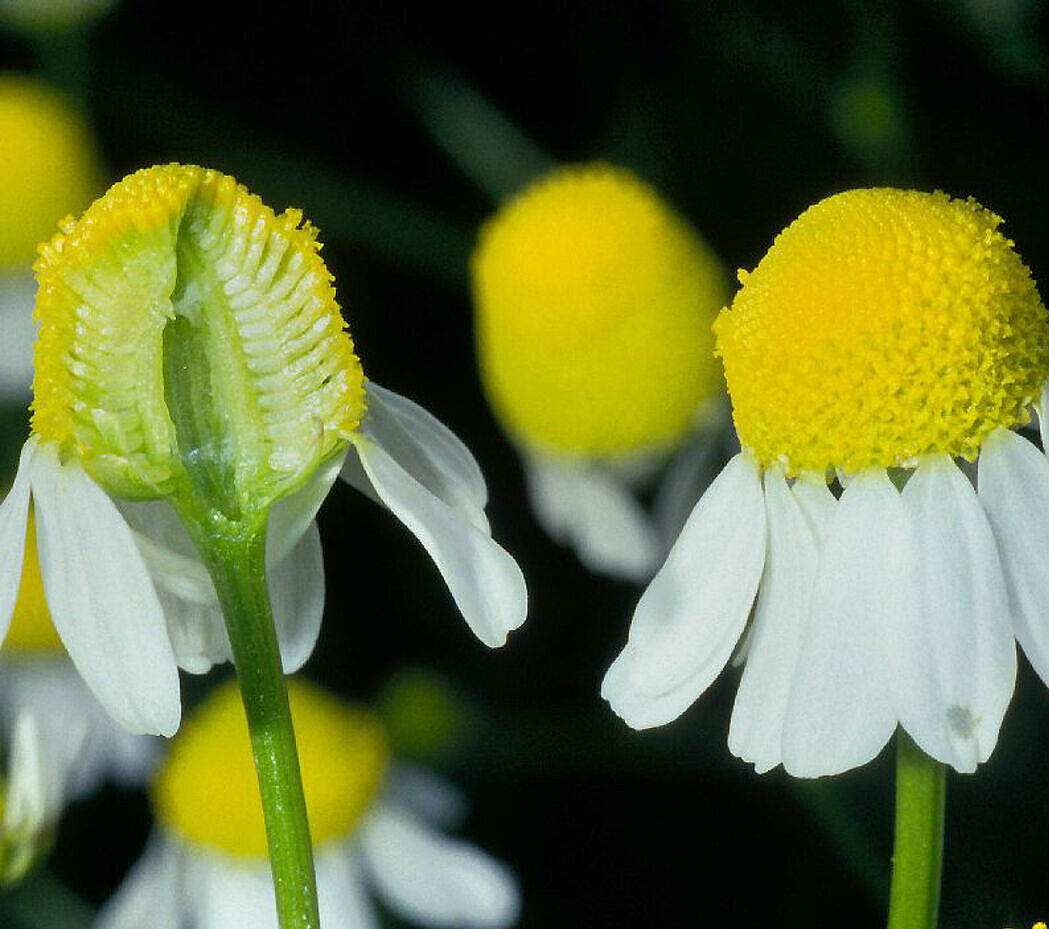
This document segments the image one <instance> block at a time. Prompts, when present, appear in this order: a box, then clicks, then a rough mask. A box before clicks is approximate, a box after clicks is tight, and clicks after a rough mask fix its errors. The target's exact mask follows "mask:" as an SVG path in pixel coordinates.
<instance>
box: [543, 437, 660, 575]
mask: <svg viewBox="0 0 1049 929" xmlns="http://www.w3.org/2000/svg"><path fill="white" fill-rule="evenodd" d="M525 477H526V478H527V481H528V496H529V500H530V502H531V504H532V511H533V512H534V513H535V515H536V519H537V520H538V521H539V524H540V525H541V526H542V527H543V529H545V530H546V532H547V534H548V535H549V536H550V537H551V538H552V539H554V540H555V541H557V542H561V543H563V544H566V545H570V546H571V547H572V548H573V549H574V550H575V552H576V554H577V555H578V556H579V560H580V561H581V562H582V563H583V564H584V565H585V566H586V567H587V568H589V569H590V570H591V571H597V572H600V573H604V574H610V575H612V576H613V577H622V578H626V579H628V580H636V581H643V580H647V579H648V578H649V577H651V576H652V573H653V572H654V571H655V570H656V568H657V567H658V566H659V559H660V558H661V557H662V555H663V544H662V542H661V540H660V538H659V534H658V533H657V532H656V528H655V526H654V524H653V523H652V520H651V519H650V518H649V516H648V514H647V513H646V512H645V510H644V508H643V507H642V506H641V504H640V503H638V502H637V500H635V499H634V496H633V494H632V493H631V492H630V489H629V488H628V487H627V486H626V485H625V484H624V483H623V482H622V481H620V480H618V479H617V478H616V477H615V476H613V475H612V474H609V473H607V472H603V471H601V470H600V468H599V466H596V465H587V464H585V463H581V462H580V463H574V462H563V461H555V460H546V459H543V458H541V457H539V456H538V455H529V456H528V457H527V458H526V460H525Z"/></svg>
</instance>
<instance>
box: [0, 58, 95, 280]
mask: <svg viewBox="0 0 1049 929" xmlns="http://www.w3.org/2000/svg"><path fill="white" fill-rule="evenodd" d="M0 139H3V145H0V271H3V270H4V269H5V268H10V269H13V268H17V267H20V266H28V265H29V264H30V263H31V262H32V260H33V255H34V254H35V252H36V247H37V244H38V243H40V242H42V241H44V240H45V239H49V238H50V237H51V234H52V232H53V230H54V228H55V224H56V223H57V222H58V221H59V220H60V219H61V218H62V217H63V216H65V215H67V214H69V213H73V212H77V211H79V210H81V209H83V208H84V207H85V206H86V205H87V204H88V203H90V202H91V198H92V197H93V196H95V194H96V193H97V191H98V189H99V187H100V186H101V177H100V175H101V172H100V170H99V167H98V159H97V155H96V152H95V147H94V143H93V142H92V138H91V133H90V130H89V129H88V126H87V124H86V123H85V122H84V120H83V118H82V117H81V116H80V114H79V113H78V112H77V111H76V110H75V109H74V108H73V106H71V105H70V104H69V103H68V102H67V101H66V100H65V98H64V97H63V96H62V95H61V94H59V93H58V92H57V91H55V90H52V89H51V88H49V87H47V86H46V85H45V84H41V83H39V82H37V81H34V80H31V79H29V78H25V77H20V76H16V75H13V74H4V75H0Z"/></svg>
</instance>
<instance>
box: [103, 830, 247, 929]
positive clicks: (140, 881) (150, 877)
mask: <svg viewBox="0 0 1049 929" xmlns="http://www.w3.org/2000/svg"><path fill="white" fill-rule="evenodd" d="M191 904H192V900H191V899H189V898H188V897H187V895H186V893H185V888H184V886H183V860H182V853H181V852H180V851H179V850H178V849H177V848H175V847H174V846H172V845H170V844H169V842H168V841H167V840H166V839H165V838H164V837H163V835H161V834H160V833H159V832H155V833H154V834H153V835H152V836H151V837H150V839H149V841H148V843H147V844H146V848H145V851H144V852H143V853H142V857H141V858H139V860H138V861H137V862H136V864H135V865H134V867H133V868H132V869H131V872H130V873H129V874H128V876H127V877H126V878H124V883H123V884H121V885H120V887H119V888H118V889H117V892H116V893H115V894H113V896H112V897H110V898H109V900H108V901H106V903H105V905H104V906H103V907H102V909H101V910H100V911H99V914H98V917H97V919H96V921H95V927H94V929H146V927H149V929H185V926H186V920H185V915H186V909H187V906H188V905H191ZM233 925H238V924H237V923H234V924H233ZM245 925H247V924H245Z"/></svg>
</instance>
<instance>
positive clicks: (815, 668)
mask: <svg viewBox="0 0 1049 929" xmlns="http://www.w3.org/2000/svg"><path fill="white" fill-rule="evenodd" d="M912 553H913V542H912V540H911V539H910V536H909V532H908V522H907V519H906V515H905V513H904V510H903V502H902V501H901V500H900V495H899V492H898V491H897V490H896V488H895V487H893V485H892V483H891V482H890V481H889V479H888V476H887V475H886V474H885V472H884V471H883V470H878V469H872V470H870V471H864V472H861V473H860V474H858V475H856V476H855V477H854V478H853V479H852V480H851V481H850V482H849V485H848V487H846V489H845V492H844V493H843V494H842V496H841V499H840V500H839V501H838V504H837V506H836V507H835V512H834V518H833V521H832V522H831V525H830V527H829V529H828V533H827V542H826V545H825V546H824V547H823V549H822V550H821V552H820V561H819V566H818V568H817V571H816V580H815V584H814V587H813V596H812V610H811V614H810V622H809V626H808V628H807V629H806V630H805V632H804V638H803V640H802V645H801V650H800V652H799V653H798V663H797V668H796V671H795V675H794V685H793V687H792V688H791V695H790V700H789V702H788V706H787V716H786V719H785V720H784V725H783V766H784V768H785V769H786V770H787V771H788V773H790V774H793V775H796V776H799V777H819V776H822V775H825V774H838V773H840V772H842V771H847V770H848V769H849V768H854V767H856V766H857V765H861V764H864V763H865V762H867V761H870V760H871V758H873V757H874V756H875V755H876V754H878V752H879V751H880V750H881V748H882V746H884V745H885V743H886V742H887V741H888V739H889V736H890V735H892V732H893V730H894V729H895V728H896V714H895V713H894V712H893V709H892V706H891V704H890V701H889V696H888V684H887V682H886V680H885V670H884V660H883V658H882V654H881V646H880V644H879V642H878V638H879V636H880V635H881V634H882V630H883V629H884V626H885V618H886V616H887V615H888V613H889V612H891V611H894V610H895V611H899V610H904V609H913V602H912V598H913V584H904V583H903V581H904V579H905V574H906V569H907V565H908V562H909V559H910V558H911V557H912Z"/></svg>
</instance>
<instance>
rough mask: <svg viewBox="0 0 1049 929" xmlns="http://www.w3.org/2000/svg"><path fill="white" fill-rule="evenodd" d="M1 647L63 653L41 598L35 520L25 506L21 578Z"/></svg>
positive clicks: (42, 586) (24, 651) (42, 596)
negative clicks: (26, 519) (24, 534)
mask: <svg viewBox="0 0 1049 929" xmlns="http://www.w3.org/2000/svg"><path fill="white" fill-rule="evenodd" d="M3 643H4V650H5V651H7V650H10V649H14V650H16V651H19V652H23V653H26V652H29V653H36V654H39V653H60V652H64V650H65V649H64V646H63V645H62V640H61V639H60V638H59V637H58V633H57V632H56V631H55V624H54V623H53V622H52V621H51V611H50V610H49V609H48V608H47V600H46V598H45V597H44V579H43V578H42V577H41V575H40V559H39V556H38V554H37V549H36V520H35V518H34V515H33V509H32V507H30V509H29V521H28V523H27V525H26V536H25V558H24V560H23V561H22V580H21V583H20V585H19V587H18V599H17V600H16V601H15V610H14V613H13V615H12V616H11V628H10V629H8V630H7V635H6V636H5V637H4V640H3Z"/></svg>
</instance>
